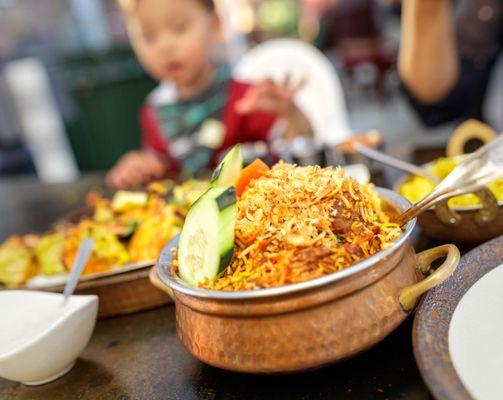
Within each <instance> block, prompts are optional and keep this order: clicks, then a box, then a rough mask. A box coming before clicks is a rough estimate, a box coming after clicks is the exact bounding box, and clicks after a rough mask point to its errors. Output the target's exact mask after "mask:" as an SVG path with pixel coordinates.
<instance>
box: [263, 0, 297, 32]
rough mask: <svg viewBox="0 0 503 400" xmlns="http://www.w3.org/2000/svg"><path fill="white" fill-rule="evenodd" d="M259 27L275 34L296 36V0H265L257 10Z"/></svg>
mask: <svg viewBox="0 0 503 400" xmlns="http://www.w3.org/2000/svg"><path fill="white" fill-rule="evenodd" d="M257 15H258V25H259V27H260V29H262V30H264V31H267V32H269V33H272V34H274V35H277V36H297V35H298V23H299V18H300V13H299V2H298V1H296V0H266V1H264V2H263V3H262V4H261V5H260V7H259V9H258V11H257Z"/></svg>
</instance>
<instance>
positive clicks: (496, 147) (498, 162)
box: [396, 134, 503, 225]
mask: <svg viewBox="0 0 503 400" xmlns="http://www.w3.org/2000/svg"><path fill="white" fill-rule="evenodd" d="M501 177H503V134H500V135H499V136H497V137H496V139H494V140H493V141H491V142H489V143H487V144H486V145H484V146H482V147H481V148H480V149H478V150H477V151H475V152H474V153H472V154H470V155H468V156H467V157H466V158H465V159H464V160H463V161H462V162H461V163H460V164H459V165H458V166H457V167H456V168H454V169H453V170H452V172H451V173H450V174H449V175H447V177H446V178H445V179H444V180H443V181H442V182H440V183H439V184H438V185H437V186H436V187H435V188H434V189H433V191H431V192H430V193H429V194H428V195H426V196H425V197H424V198H422V199H421V200H420V201H418V202H417V203H416V204H414V205H413V206H412V207H410V208H409V209H407V210H406V211H404V212H403V213H402V214H400V215H399V216H398V218H397V220H396V222H397V223H399V224H400V225H405V224H406V223H407V222H408V221H410V220H411V219H413V218H415V217H416V216H417V215H419V214H420V213H422V212H423V211H425V210H427V209H428V208H430V207H431V206H432V205H433V204H435V203H437V202H439V201H441V200H443V199H446V198H448V197H452V196H457V195H460V194H464V193H469V192H473V191H475V190H477V189H480V188H481V187H483V186H485V185H487V184H488V183H491V182H493V181H495V180H496V179H499V178H501Z"/></svg>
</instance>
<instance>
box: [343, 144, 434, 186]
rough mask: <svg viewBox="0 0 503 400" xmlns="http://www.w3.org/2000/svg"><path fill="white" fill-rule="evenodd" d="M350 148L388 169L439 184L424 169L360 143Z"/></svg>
mask: <svg viewBox="0 0 503 400" xmlns="http://www.w3.org/2000/svg"><path fill="white" fill-rule="evenodd" d="M352 147H353V148H354V150H356V151H357V152H358V153H360V154H362V155H364V156H366V157H368V158H371V159H372V160H375V161H378V162H380V163H382V164H386V165H389V166H390V167H393V168H396V169H399V170H401V171H405V172H409V173H411V174H414V175H419V176H422V177H424V178H426V179H429V180H431V181H433V182H435V183H439V182H440V179H438V178H437V177H436V176H435V175H433V174H432V173H430V172H428V171H427V170H425V169H424V168H421V167H418V166H417V165H414V164H410V163H408V162H406V161H403V160H399V159H398V158H395V157H392V156H390V155H388V154H385V153H382V152H380V151H377V150H374V149H372V148H370V147H368V146H365V145H364V144H362V143H359V142H355V143H353V144H352Z"/></svg>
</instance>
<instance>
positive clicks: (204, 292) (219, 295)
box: [156, 187, 416, 300]
mask: <svg viewBox="0 0 503 400" xmlns="http://www.w3.org/2000/svg"><path fill="white" fill-rule="evenodd" d="M376 190H377V192H378V193H379V195H380V196H381V197H383V198H384V199H386V200H388V201H390V202H391V203H392V204H393V205H395V206H396V207H397V208H398V210H400V211H403V210H405V209H406V208H408V207H410V205H411V203H410V202H409V201H408V200H407V199H406V198H405V197H403V196H402V195H400V194H398V193H396V192H394V191H392V190H389V189H384V188H380V187H376ZM415 225H416V219H415V218H414V219H413V220H412V221H409V222H408V223H407V225H406V228H405V231H404V232H403V233H402V235H400V237H399V238H398V239H397V240H395V242H394V243H393V244H392V246H390V247H389V248H388V249H385V250H381V251H380V252H378V253H376V254H374V255H372V256H370V257H368V258H366V259H364V260H363V261H360V262H359V263H356V264H353V265H352V266H350V267H348V268H345V269H343V270H341V271H338V272H334V273H331V274H329V275H324V276H321V277H319V278H315V279H311V280H308V281H304V282H299V283H293V284H289V285H283V286H277V287H273V288H266V289H255V290H239V291H219V290H209V289H201V288H196V287H192V286H187V285H186V284H185V283H184V282H183V281H182V280H181V279H180V278H179V277H178V276H173V275H172V274H171V273H170V271H171V265H165V264H168V262H167V261H166V260H164V258H166V256H164V254H166V252H167V254H169V250H170V249H169V247H172V246H173V245H171V244H170V243H171V242H170V243H168V244H167V245H166V247H165V248H164V249H163V251H162V253H161V256H160V257H159V259H158V260H157V265H156V272H157V275H158V277H159V279H160V280H161V281H162V282H163V283H164V284H166V285H168V286H169V287H171V289H173V290H174V291H176V292H180V293H183V294H186V295H189V296H194V297H199V298H207V299H215V300H249V299H258V298H265V297H274V296H283V295H286V294H289V293H293V292H298V291H304V290H309V289H313V288H317V287H320V286H324V285H328V284H330V283H333V282H336V281H340V280H342V279H345V278H347V277H350V276H352V275H355V274H358V273H359V272H362V271H364V270H366V269H368V268H370V267H372V266H373V265H375V264H376V263H377V262H379V261H380V260H382V259H384V258H386V257H387V256H389V255H391V254H392V253H394V252H395V251H396V250H398V249H399V248H400V247H401V246H402V245H403V244H404V243H405V241H406V240H407V239H408V238H409V236H410V234H411V233H412V231H413V229H414V227H415ZM168 258H169V259H171V257H168Z"/></svg>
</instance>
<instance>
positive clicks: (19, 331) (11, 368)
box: [0, 290, 98, 385]
mask: <svg viewBox="0 0 503 400" xmlns="http://www.w3.org/2000/svg"><path fill="white" fill-rule="evenodd" d="M62 304H63V296H62V295H61V294H56V293H46V292H37V291H28V290H4V291H0V377H2V378H6V379H10V380H13V381H19V382H23V383H24V384H26V385H41V384H44V383H47V382H50V381H52V380H55V379H57V378H59V377H60V376H62V375H64V374H65V373H67V372H68V371H69V370H70V369H71V368H72V367H73V365H74V364H75V360H76V359H77V357H78V356H79V354H80V353H81V352H82V350H84V348H85V347H86V345H87V343H88V342H89V339H90V338H91V334H92V332H93V330H94V325H95V323H96V316H97V312H98V297H97V296H71V297H70V298H69V299H68V301H67V302H66V304H65V305H64V306H63V305H62Z"/></svg>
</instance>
